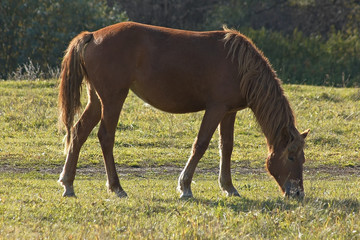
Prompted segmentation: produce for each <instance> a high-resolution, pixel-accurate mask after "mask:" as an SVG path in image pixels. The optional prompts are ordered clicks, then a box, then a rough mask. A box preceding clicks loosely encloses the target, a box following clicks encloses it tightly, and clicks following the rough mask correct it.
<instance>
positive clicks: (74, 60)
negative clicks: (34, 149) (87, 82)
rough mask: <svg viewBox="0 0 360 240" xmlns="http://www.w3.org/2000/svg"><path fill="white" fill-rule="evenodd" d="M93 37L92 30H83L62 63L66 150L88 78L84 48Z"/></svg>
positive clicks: (61, 118)
mask: <svg viewBox="0 0 360 240" xmlns="http://www.w3.org/2000/svg"><path fill="white" fill-rule="evenodd" d="M92 38H93V34H92V33H90V32H82V33H80V34H79V35H78V36H76V37H75V38H74V39H73V40H72V41H71V42H70V44H69V46H68V48H67V50H66V51H65V56H64V58H63V61H62V63H61V75H60V85H59V110H60V115H59V122H60V124H61V125H65V128H66V136H65V138H64V140H65V152H67V151H68V149H69V147H70V146H71V139H72V134H74V133H72V126H73V123H74V116H75V115H76V114H77V113H78V112H79V109H80V107H81V102H80V93H81V84H82V81H83V78H84V77H85V78H87V73H86V69H85V62H84V50H85V47H86V45H87V43H89V42H90V41H91V39H92Z"/></svg>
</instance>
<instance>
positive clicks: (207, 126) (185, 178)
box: [178, 106, 226, 198]
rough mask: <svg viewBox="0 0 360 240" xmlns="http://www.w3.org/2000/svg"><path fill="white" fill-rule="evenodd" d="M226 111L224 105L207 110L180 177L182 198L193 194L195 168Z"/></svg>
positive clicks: (179, 185)
mask: <svg viewBox="0 0 360 240" xmlns="http://www.w3.org/2000/svg"><path fill="white" fill-rule="evenodd" d="M225 113H226V109H225V107H223V106H221V107H213V108H210V109H207V110H206V111H205V115H204V118H203V120H202V122H201V126H200V130H199V133H198V136H197V138H196V139H195V142H194V144H193V147H192V153H191V156H190V158H189V160H188V162H187V164H186V166H185V168H184V170H183V171H182V172H181V175H180V177H179V184H178V190H179V192H180V193H181V196H180V197H181V198H189V197H192V196H193V195H192V192H191V186H190V184H191V181H192V178H193V175H194V171H195V168H196V166H197V164H198V162H199V160H200V159H201V157H202V156H203V155H204V153H205V151H206V149H207V147H208V145H209V143H210V140H211V137H212V135H213V133H214V131H215V130H216V127H217V126H218V125H219V122H220V120H221V119H222V118H223V116H224V115H225Z"/></svg>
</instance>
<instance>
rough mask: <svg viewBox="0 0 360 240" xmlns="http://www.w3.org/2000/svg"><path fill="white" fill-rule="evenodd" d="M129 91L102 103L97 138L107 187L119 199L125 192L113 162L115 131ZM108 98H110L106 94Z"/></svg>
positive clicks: (124, 91) (124, 195)
mask: <svg viewBox="0 0 360 240" xmlns="http://www.w3.org/2000/svg"><path fill="white" fill-rule="evenodd" d="M128 92H129V90H128V89H126V90H123V91H122V92H121V93H119V94H116V95H112V96H114V97H116V99H114V98H113V99H107V100H106V101H103V110H102V113H103V114H102V118H101V123H100V128H99V132H98V137H99V140H100V144H101V149H102V151H103V155H104V162H105V169H106V173H107V178H108V179H107V186H108V189H109V190H110V191H112V192H115V193H116V194H117V195H118V196H119V197H126V196H127V194H126V192H125V191H124V190H123V189H122V187H121V185H120V181H119V177H118V175H117V172H116V168H115V161H114V155H113V148H114V141H115V131H116V126H117V123H118V120H119V115H120V112H121V109H122V106H123V103H124V101H125V98H126V96H127V94H128ZM108 96H111V95H110V94H108Z"/></svg>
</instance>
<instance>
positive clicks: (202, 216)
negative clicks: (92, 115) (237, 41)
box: [0, 173, 360, 239]
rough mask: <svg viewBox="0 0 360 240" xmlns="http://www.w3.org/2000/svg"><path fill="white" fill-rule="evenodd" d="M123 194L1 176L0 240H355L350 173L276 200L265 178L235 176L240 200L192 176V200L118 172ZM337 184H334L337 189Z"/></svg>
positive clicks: (149, 177)
mask: <svg viewBox="0 0 360 240" xmlns="http://www.w3.org/2000/svg"><path fill="white" fill-rule="evenodd" d="M124 178H125V179H126V180H124V181H123V185H124V186H125V188H126V189H127V191H128V193H129V198H127V199H119V198H117V197H115V195H111V194H108V193H107V192H106V189H105V188H104V177H102V176H99V175H97V176H91V177H88V176H81V177H79V178H78V179H77V181H76V182H75V188H76V190H78V191H77V192H78V198H61V197H60V195H61V190H60V188H59V186H58V185H57V184H56V178H55V177H54V176H52V175H42V174H38V173H37V174H34V173H32V174H15V175H14V174H5V173H2V174H1V182H2V185H3V187H2V189H1V190H0V193H1V200H0V204H1V205H0V213H1V217H0V236H2V237H3V238H4V239H13V238H17V239H42V238H49V239H141V238H143V239H238V238H245V239H276V238H278V239H300V238H303V239H358V238H359V237H360V235H359V234H360V214H359V211H360V204H359V201H358V199H359V197H360V193H359V187H358V186H359V184H360V180H359V178H358V177H342V178H338V177H336V178H332V177H330V178H327V179H326V180H324V179H317V178H316V177H312V176H309V178H310V179H311V180H308V181H306V183H305V188H306V189H308V195H307V197H306V199H305V200H304V201H303V202H297V201H293V200H284V199H283V198H282V197H280V196H279V193H278V191H277V187H276V186H275V185H274V184H272V183H270V182H269V179H268V177H267V176H266V175H260V176H250V175H243V176H237V177H236V178H235V183H236V185H238V186H239V187H240V190H241V194H242V197H241V198H225V197H223V195H221V194H220V192H219V189H218V188H217V186H216V185H217V184H216V176H208V175H202V176H197V177H196V178H195V184H193V187H194V190H195V192H196V198H195V199H194V200H188V201H183V200H179V199H178V194H177V193H176V192H175V187H176V181H175V178H174V177H173V176H161V177H159V176H156V175H154V174H144V175H143V176H142V177H141V178H140V177H135V176H126V177H124ZM339 186H341V187H339Z"/></svg>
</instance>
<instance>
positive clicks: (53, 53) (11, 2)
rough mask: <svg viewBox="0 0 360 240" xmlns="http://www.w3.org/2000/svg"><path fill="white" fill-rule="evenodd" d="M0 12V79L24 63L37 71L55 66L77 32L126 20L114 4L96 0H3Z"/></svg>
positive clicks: (0, 3)
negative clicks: (110, 5) (111, 6)
mask: <svg viewBox="0 0 360 240" xmlns="http://www.w3.org/2000/svg"><path fill="white" fill-rule="evenodd" d="M0 15H1V18H0V26H1V28H0V36H1V38H0V49H1V50H0V66H1V68H0V78H7V77H8V75H9V74H11V73H13V72H14V71H16V70H19V66H21V67H23V66H24V64H25V65H27V64H28V63H32V64H34V66H39V71H40V70H42V71H46V70H47V69H48V68H49V67H50V68H53V67H56V66H59V64H60V61H61V58H62V55H63V52H64V50H65V49H66V46H67V44H68V43H69V41H70V40H71V39H72V38H73V37H75V36H76V35H77V34H79V33H80V32H81V31H84V30H90V31H91V30H96V29H98V28H101V27H104V26H106V25H109V24H113V23H116V22H119V21H124V20H126V19H127V17H126V16H125V14H124V13H122V12H121V11H120V9H119V8H118V7H117V6H115V7H113V8H109V7H107V5H106V2H105V1H96V0H89V1H88V0H71V1H70V0H59V1H52V0H3V1H1V2H0ZM24 70H25V69H24V68H20V71H24Z"/></svg>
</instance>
